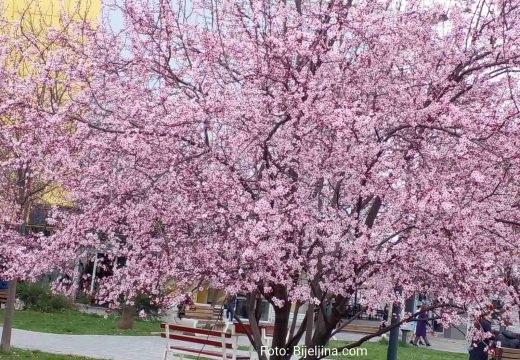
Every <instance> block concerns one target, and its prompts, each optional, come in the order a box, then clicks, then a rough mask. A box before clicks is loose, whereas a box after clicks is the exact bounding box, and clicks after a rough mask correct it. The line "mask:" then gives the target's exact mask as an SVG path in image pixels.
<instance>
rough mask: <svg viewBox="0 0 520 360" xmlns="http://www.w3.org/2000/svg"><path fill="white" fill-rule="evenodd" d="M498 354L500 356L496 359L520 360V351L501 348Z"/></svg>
mask: <svg viewBox="0 0 520 360" xmlns="http://www.w3.org/2000/svg"><path fill="white" fill-rule="evenodd" d="M499 353H501V354H502V355H501V356H499V357H498V358H499V359H500V360H520V349H509V348H502V349H500V351H499Z"/></svg>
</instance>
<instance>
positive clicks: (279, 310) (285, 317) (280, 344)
mask: <svg viewBox="0 0 520 360" xmlns="http://www.w3.org/2000/svg"><path fill="white" fill-rule="evenodd" d="M290 315H291V303H290V302H289V301H285V303H284V305H283V306H282V307H276V306H275V307H274V330H273V345H272V348H273V349H274V350H275V354H274V355H273V356H270V357H269V359H270V360H285V359H289V358H290V357H291V355H290V351H289V349H287V334H288V332H289V318H290Z"/></svg>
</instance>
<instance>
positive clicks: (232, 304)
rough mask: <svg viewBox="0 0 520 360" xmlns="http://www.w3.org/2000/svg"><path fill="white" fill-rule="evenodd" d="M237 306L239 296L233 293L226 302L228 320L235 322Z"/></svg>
mask: <svg viewBox="0 0 520 360" xmlns="http://www.w3.org/2000/svg"><path fill="white" fill-rule="evenodd" d="M236 307H237V296H236V295H233V296H231V298H230V299H229V301H228V302H227V304H226V320H228V321H229V322H233V318H234V317H235V310H236Z"/></svg>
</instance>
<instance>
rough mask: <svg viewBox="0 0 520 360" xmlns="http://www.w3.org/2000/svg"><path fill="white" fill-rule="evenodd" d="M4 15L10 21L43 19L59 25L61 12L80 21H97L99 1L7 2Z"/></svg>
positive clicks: (8, 0) (21, 0)
mask: <svg viewBox="0 0 520 360" xmlns="http://www.w3.org/2000/svg"><path fill="white" fill-rule="evenodd" d="M6 2H7V4H6V8H5V15H6V16H7V18H8V19H10V20H17V19H20V18H22V17H28V16H30V17H32V18H33V19H35V18H39V17H43V18H44V19H45V22H46V23H48V24H52V25H59V16H60V14H62V13H63V12H66V13H67V14H69V15H71V14H74V15H75V17H76V16H79V17H80V18H82V19H90V20H94V19H97V18H98V17H99V15H100V13H101V0H36V1H35V0H7V1H6Z"/></svg>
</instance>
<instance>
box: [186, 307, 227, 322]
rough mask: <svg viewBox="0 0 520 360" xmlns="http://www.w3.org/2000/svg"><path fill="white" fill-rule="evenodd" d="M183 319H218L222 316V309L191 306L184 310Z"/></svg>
mask: <svg viewBox="0 0 520 360" xmlns="http://www.w3.org/2000/svg"><path fill="white" fill-rule="evenodd" d="M184 314H185V317H187V318H195V319H218V318H220V317H221V315H222V307H220V306H216V307H213V306H211V305H210V304H193V305H192V306H190V307H188V308H186V310H185V312H184Z"/></svg>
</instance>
